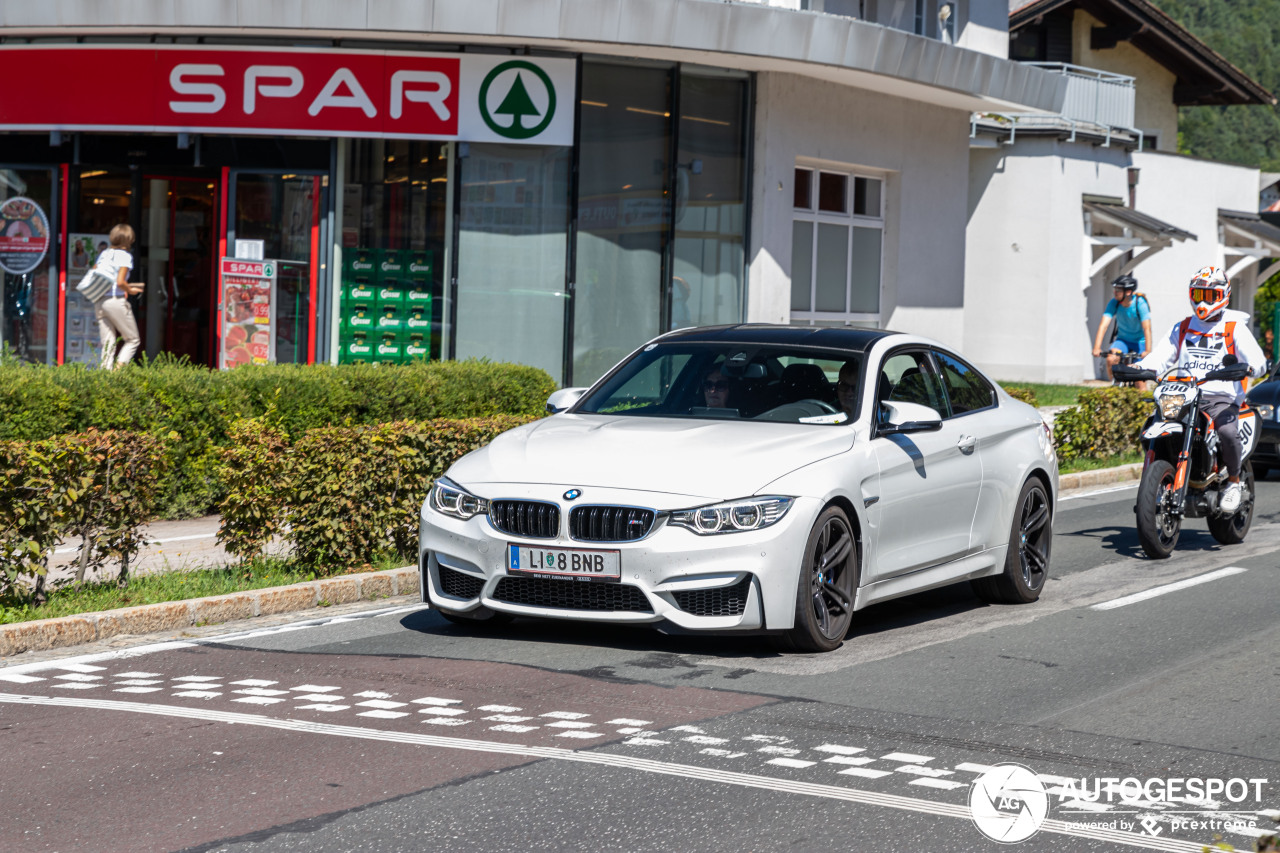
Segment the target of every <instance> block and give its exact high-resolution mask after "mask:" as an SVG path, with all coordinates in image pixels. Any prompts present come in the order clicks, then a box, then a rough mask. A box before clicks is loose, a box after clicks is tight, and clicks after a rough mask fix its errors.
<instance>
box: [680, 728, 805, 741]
mask: <svg viewBox="0 0 1280 853" xmlns="http://www.w3.org/2000/svg"><path fill="white" fill-rule="evenodd" d="M672 731H673V732H675V731H680V729H678V728H677V729H672ZM694 731H697V732H698V734H702V733H703V732H702V730H701V729H695V730H694ZM743 740H750V741H755V742H757V743H791V738H789V737H783V736H782V735H747V736H746V737H744V738H743Z"/></svg>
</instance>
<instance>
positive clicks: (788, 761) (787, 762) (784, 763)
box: [765, 758, 818, 768]
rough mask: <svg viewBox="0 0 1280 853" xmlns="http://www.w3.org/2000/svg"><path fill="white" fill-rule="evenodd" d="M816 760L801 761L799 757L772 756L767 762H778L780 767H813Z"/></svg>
mask: <svg viewBox="0 0 1280 853" xmlns="http://www.w3.org/2000/svg"><path fill="white" fill-rule="evenodd" d="M817 763H818V762H816V761H801V760H800V759H798V758H771V759H769V760H768V761H766V762H765V764H776V765H778V766H779V767H796V768H802V767H812V766H813V765H815V764H817Z"/></svg>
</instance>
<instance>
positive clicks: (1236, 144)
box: [1154, 0, 1280, 172]
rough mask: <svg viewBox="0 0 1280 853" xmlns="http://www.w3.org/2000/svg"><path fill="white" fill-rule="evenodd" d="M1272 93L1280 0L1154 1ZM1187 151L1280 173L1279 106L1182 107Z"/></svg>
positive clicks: (1276, 79)
mask: <svg viewBox="0 0 1280 853" xmlns="http://www.w3.org/2000/svg"><path fill="white" fill-rule="evenodd" d="M1154 2H1155V5H1157V6H1159V7H1160V9H1161V10H1162V11H1163V12H1165V13H1166V14H1167V15H1169V16H1170V17H1171V18H1173V19H1174V20H1175V21H1177V22H1178V23H1179V24H1181V25H1182V26H1184V27H1186V28H1187V29H1188V30H1190V31H1191V32H1192V33H1193V34H1195V36H1196V37H1197V38H1199V39H1200V40H1201V41H1203V42H1204V43H1205V44H1207V45H1208V46H1209V47H1211V48H1213V49H1214V50H1215V51H1217V52H1218V53H1220V54H1222V56H1223V57H1225V58H1226V59H1227V61H1229V62H1231V63H1232V64H1233V65H1235V66H1236V67H1237V68H1239V69H1240V70H1241V71H1243V72H1244V73H1245V74H1248V75H1249V76H1250V77H1252V78H1253V79H1254V80H1256V81H1257V82H1258V83H1259V84H1261V85H1262V86H1263V88H1265V89H1267V90H1268V91H1269V92H1272V93H1273V94H1274V93H1276V92H1277V91H1280V0H1154ZM1178 150H1179V152H1181V153H1183V154H1191V155H1193V156H1196V157H1205V158H1207V159H1211V160H1221V161H1223V162H1227V163H1239V164H1241V165H1245V166H1256V167H1258V168H1261V169H1262V170H1263V171H1267V172H1280V107H1277V106H1275V105H1271V106H1226V107H1183V108H1182V109H1180V110H1179V111H1178Z"/></svg>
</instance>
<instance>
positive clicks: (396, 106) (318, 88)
mask: <svg viewBox="0 0 1280 853" xmlns="http://www.w3.org/2000/svg"><path fill="white" fill-rule="evenodd" d="M0 56H3V57H4V58H5V59H6V60H7V61H8V62H9V64H10V67H23V68H40V69H41V73H40V74H39V75H32V77H31V78H30V79H28V80H26V81H24V83H23V85H22V86H20V87H10V88H9V89H7V90H6V91H5V96H4V98H3V99H0V130H106V131H131V132H187V133H236V134H270V135H285V136H348V137H360V136H367V137H380V138H385V137H393V138H406V139H458V140H467V141H474V142H514V143H526V144H537V145H572V144H573V104H574V101H575V99H576V93H575V91H574V87H575V82H576V74H575V64H574V61H573V60H571V59H547V58H542V57H520V58H519V59H514V58H512V57H509V56H493V55H481V54H461V53H411V52H404V51H355V50H312V49H309V48H277V49H272V50H261V49H258V48H195V47H186V46H168V45H153V46H147V47H134V46H123V45H119V46H117V45H59V46H42V45H13V46H9V45H5V46H4V47H0ZM103 68H110V69H111V74H112V76H113V77H114V78H117V79H122V80H128V81H130V84H129V85H130V96H129V97H128V98H85V97H83V95H82V93H83V92H84V91H86V90H91V89H93V88H94V87H96V86H98V85H100V82H101V77H102V69H103Z"/></svg>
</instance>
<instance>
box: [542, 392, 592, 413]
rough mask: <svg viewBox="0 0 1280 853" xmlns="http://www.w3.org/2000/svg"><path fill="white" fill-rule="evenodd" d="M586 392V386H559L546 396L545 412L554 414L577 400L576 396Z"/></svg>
mask: <svg viewBox="0 0 1280 853" xmlns="http://www.w3.org/2000/svg"><path fill="white" fill-rule="evenodd" d="M585 393H587V389H586V388H561V389H560V390H559V391H555V392H552V394H551V396H550V397H548V398H547V414H549V415H555V414H559V413H560V412H563V411H564V410H565V409H567V408H569V407H570V406H572V405H573V404H574V403H576V402H578V398H579V397H581V396H582V395H583V394H585Z"/></svg>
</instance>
